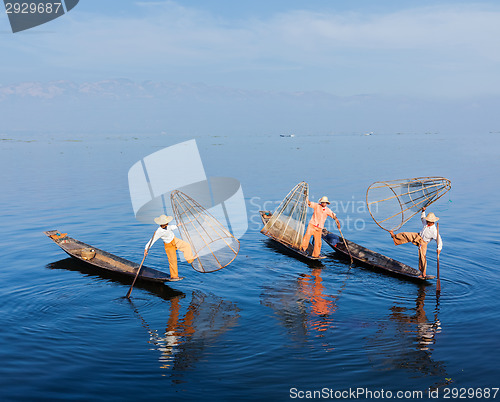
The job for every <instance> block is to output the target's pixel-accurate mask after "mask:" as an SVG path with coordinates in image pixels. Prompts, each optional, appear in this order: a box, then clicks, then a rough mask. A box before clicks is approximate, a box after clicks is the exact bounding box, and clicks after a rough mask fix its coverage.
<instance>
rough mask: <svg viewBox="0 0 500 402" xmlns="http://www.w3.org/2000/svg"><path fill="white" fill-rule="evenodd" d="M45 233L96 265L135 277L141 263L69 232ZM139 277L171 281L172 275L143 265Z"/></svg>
mask: <svg viewBox="0 0 500 402" xmlns="http://www.w3.org/2000/svg"><path fill="white" fill-rule="evenodd" d="M43 233H45V235H47V236H48V237H50V238H51V239H52V240H53V241H54V242H55V243H56V244H57V245H58V246H59V247H61V248H62V249H63V250H64V251H65V252H66V253H67V254H68V255H70V256H71V257H73V258H75V259H77V260H79V261H82V262H85V263H87V264H90V265H93V266H94V267H97V268H101V269H104V270H106V271H111V272H116V273H118V274H123V275H127V276H131V277H135V274H136V273H137V269H138V268H139V264H136V263H135V262H132V261H129V260H126V259H125V258H121V257H118V256H116V255H113V254H111V253H108V252H106V251H103V250H100V249H98V248H96V247H92V246H90V245H88V244H86V243H83V242H81V241H79V240H75V239H73V238H71V237H69V236H68V234H67V233H61V232H59V231H58V230H49V231H47V232H43ZM137 279H141V280H144V281H150V282H169V281H170V275H167V274H165V273H164V272H161V271H158V270H156V269H153V268H148V267H146V266H144V265H143V266H142V269H141V272H140V274H139V277H138V278H137Z"/></svg>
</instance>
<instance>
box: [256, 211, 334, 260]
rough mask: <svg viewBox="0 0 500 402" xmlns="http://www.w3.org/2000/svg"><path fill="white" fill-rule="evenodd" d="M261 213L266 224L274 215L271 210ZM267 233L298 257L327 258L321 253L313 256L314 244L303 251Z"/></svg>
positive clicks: (307, 258) (310, 258)
mask: <svg viewBox="0 0 500 402" xmlns="http://www.w3.org/2000/svg"><path fill="white" fill-rule="evenodd" d="M259 213H260V218H261V219H262V223H263V224H264V225H265V224H266V223H267V221H268V220H269V219H271V216H273V214H272V213H271V212H270V211H259ZM264 234H265V233H264ZM265 235H266V236H267V237H269V238H270V239H272V240H274V241H275V242H276V243H277V244H279V245H280V246H281V247H283V248H284V249H285V250H286V251H288V252H289V253H290V254H292V255H294V256H296V257H299V258H302V259H306V260H309V261H319V260H323V259H325V258H326V257H325V256H324V255H320V256H319V257H313V256H312V252H313V246H312V245H311V244H309V247H308V248H307V251H306V252H303V251H301V250H299V249H296V248H295V247H292V246H291V245H289V244H287V243H285V242H282V241H280V240H279V239H276V238H274V237H272V236H269V235H267V234H265Z"/></svg>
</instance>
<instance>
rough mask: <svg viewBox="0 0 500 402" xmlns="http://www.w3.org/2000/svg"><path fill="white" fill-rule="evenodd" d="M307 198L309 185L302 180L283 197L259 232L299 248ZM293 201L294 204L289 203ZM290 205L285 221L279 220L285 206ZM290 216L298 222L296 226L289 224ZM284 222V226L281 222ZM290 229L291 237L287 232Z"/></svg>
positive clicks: (302, 233) (303, 227) (305, 215)
mask: <svg viewBox="0 0 500 402" xmlns="http://www.w3.org/2000/svg"><path fill="white" fill-rule="evenodd" d="M299 197H300V198H303V201H304V202H299V201H300V200H299ZM308 198H309V185H308V184H307V183H306V182H304V181H302V182H300V183H299V184H297V185H296V186H295V187H294V188H293V189H292V190H291V191H290V192H289V193H288V195H287V196H286V197H285V198H284V199H283V201H282V202H281V204H280V205H279V206H278V208H276V210H275V211H274V213H273V215H272V216H271V218H270V219H269V220H268V221H267V223H266V224H265V225H264V227H263V228H262V230H261V232H262V233H263V234H265V235H266V236H269V237H272V238H273V239H275V240H277V241H279V242H281V243H285V244H287V245H289V246H290V247H293V248H296V249H299V248H300V244H301V243H302V239H303V237H304V230H305V221H306V217H307V202H305V200H307V199H308ZM292 202H294V203H295V205H291V203H292ZM289 206H291V211H290V214H289V215H288V217H287V219H286V221H285V222H283V221H281V220H280V218H281V217H282V215H283V212H284V211H286V209H287V207H289ZM297 208H299V209H298V214H296V215H295V216H294V212H295V210H296V209H297ZM292 218H294V219H293V221H294V222H298V227H296V228H292V227H291V226H290V224H291V223H292ZM278 223H279V224H280V225H278ZM283 223H284V227H282V225H281V224H283ZM290 231H292V233H293V235H292V237H291V238H289V237H288V236H287V234H289V233H290Z"/></svg>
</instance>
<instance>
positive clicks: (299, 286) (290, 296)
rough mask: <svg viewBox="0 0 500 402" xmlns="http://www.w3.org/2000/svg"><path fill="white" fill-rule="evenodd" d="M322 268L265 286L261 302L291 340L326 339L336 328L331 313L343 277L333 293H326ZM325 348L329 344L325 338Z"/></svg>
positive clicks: (334, 310) (333, 310) (333, 311)
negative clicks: (268, 308) (270, 311)
mask: <svg viewBox="0 0 500 402" xmlns="http://www.w3.org/2000/svg"><path fill="white" fill-rule="evenodd" d="M321 274H322V269H320V268H313V269H311V272H310V274H301V275H300V276H299V277H298V278H297V279H296V280H295V281H294V283H286V282H287V281H283V283H278V284H276V285H275V286H273V287H267V288H265V290H264V292H263V293H262V296H261V299H262V301H261V303H262V304H263V305H265V306H267V307H270V308H271V309H272V310H273V311H274V312H275V314H276V316H277V317H278V320H279V321H280V323H281V325H283V326H284V327H285V328H286V329H287V333H288V335H289V336H290V337H291V338H292V340H293V341H294V342H297V341H299V342H305V341H307V340H308V339H309V338H310V337H314V338H325V336H326V334H327V332H328V330H330V329H333V328H335V320H334V317H333V316H334V314H335V312H336V311H337V300H338V298H339V296H340V294H341V293H342V290H343V289H344V288H345V285H346V280H347V277H346V280H344V282H343V283H342V285H341V286H340V288H339V290H338V291H337V293H336V294H329V293H326V292H325V286H324V285H323V283H322V282H323V279H322V278H321ZM322 346H324V347H327V348H328V349H331V348H332V346H331V345H329V344H328V343H327V342H326V341H324V342H323V345H322Z"/></svg>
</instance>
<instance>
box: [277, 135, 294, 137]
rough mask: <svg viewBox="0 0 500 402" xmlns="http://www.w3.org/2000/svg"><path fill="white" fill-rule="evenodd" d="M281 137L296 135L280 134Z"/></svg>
mask: <svg viewBox="0 0 500 402" xmlns="http://www.w3.org/2000/svg"><path fill="white" fill-rule="evenodd" d="M280 137H295V134H280Z"/></svg>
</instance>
